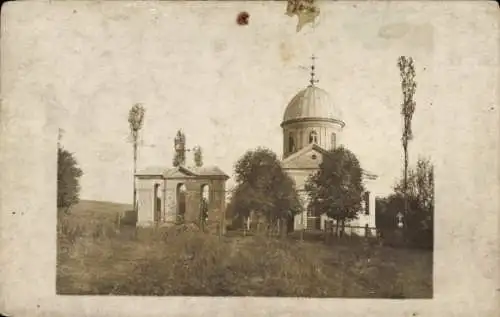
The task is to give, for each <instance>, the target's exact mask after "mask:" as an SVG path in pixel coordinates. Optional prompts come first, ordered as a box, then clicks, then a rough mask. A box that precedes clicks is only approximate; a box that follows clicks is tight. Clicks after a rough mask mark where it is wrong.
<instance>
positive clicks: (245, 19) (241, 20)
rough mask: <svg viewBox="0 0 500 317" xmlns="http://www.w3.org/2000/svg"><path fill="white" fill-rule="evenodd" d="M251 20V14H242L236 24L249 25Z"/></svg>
mask: <svg viewBox="0 0 500 317" xmlns="http://www.w3.org/2000/svg"><path fill="white" fill-rule="evenodd" d="M249 19H250V14H248V12H245V11H244V12H240V13H239V14H238V17H237V18H236V23H238V24H239V25H248V20H249Z"/></svg>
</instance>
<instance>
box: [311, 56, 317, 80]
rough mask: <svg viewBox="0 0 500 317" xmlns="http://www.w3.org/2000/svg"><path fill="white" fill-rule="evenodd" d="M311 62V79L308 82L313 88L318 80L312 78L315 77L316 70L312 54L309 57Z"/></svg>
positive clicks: (314, 58) (314, 57)
mask: <svg viewBox="0 0 500 317" xmlns="http://www.w3.org/2000/svg"><path fill="white" fill-rule="evenodd" d="M311 60H312V63H311V79H310V80H309V82H310V83H311V86H314V84H315V83H317V82H318V80H317V79H315V78H314V76H315V75H316V72H315V69H316V66H315V60H316V56H314V54H313V55H312V56H311Z"/></svg>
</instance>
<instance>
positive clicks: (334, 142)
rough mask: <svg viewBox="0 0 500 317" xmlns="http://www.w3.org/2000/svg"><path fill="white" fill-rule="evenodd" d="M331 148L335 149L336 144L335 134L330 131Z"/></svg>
mask: <svg viewBox="0 0 500 317" xmlns="http://www.w3.org/2000/svg"><path fill="white" fill-rule="evenodd" d="M331 142H332V149H335V147H336V146H337V135H336V134H335V133H332V140H331Z"/></svg>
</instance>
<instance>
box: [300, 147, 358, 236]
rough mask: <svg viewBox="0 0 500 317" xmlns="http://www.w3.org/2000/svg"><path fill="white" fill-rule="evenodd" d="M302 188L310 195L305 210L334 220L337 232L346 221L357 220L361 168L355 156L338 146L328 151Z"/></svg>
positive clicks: (343, 226) (343, 227)
mask: <svg viewBox="0 0 500 317" xmlns="http://www.w3.org/2000/svg"><path fill="white" fill-rule="evenodd" d="M305 190H306V192H307V194H308V196H309V205H308V209H309V211H310V212H312V213H313V214H314V215H316V216H320V215H321V214H323V213H326V215H327V216H329V217H331V218H333V219H335V222H336V226H337V232H338V229H339V224H342V233H343V232H344V229H345V222H346V220H350V219H356V218H357V215H358V212H359V211H360V210H361V201H362V194H363V192H364V187H363V183H362V169H361V166H360V164H359V161H358V159H357V158H356V156H355V155H354V154H353V153H352V152H351V151H349V150H348V149H346V148H345V147H343V146H341V147H338V148H336V149H333V150H330V151H329V152H328V155H325V156H324V158H323V161H322V163H321V164H320V166H319V171H318V172H316V173H315V174H313V175H311V176H310V177H309V179H308V181H307V182H306V185H305Z"/></svg>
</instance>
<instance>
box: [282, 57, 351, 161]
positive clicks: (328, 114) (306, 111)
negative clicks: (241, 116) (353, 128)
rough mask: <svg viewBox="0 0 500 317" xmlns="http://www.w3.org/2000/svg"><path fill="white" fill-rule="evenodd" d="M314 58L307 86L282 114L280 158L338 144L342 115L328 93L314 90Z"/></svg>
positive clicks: (319, 89)
mask: <svg viewBox="0 0 500 317" xmlns="http://www.w3.org/2000/svg"><path fill="white" fill-rule="evenodd" d="M314 59H315V58H314V56H313V65H312V66H311V80H310V84H309V86H307V87H306V88H304V89H302V90H301V91H299V92H298V93H297V94H296V95H295V96H294V97H293V98H292V99H291V100H290V102H289V103H288V106H287V107H286V110H285V114H284V115H283V122H282V123H281V127H282V128H283V157H284V158H286V157H287V156H289V155H290V154H293V153H294V152H296V151H299V150H300V149H302V148H304V147H305V146H307V145H309V144H310V143H316V144H317V145H319V146H320V147H322V148H323V149H325V150H329V149H332V148H335V147H336V146H337V145H338V135H339V133H340V132H341V131H342V128H343V127H344V126H345V123H344V122H343V121H342V119H341V118H342V113H341V111H340V109H339V108H338V107H335V106H334V104H333V103H332V101H331V99H330V96H329V95H328V93H327V92H326V91H325V90H323V89H321V88H319V87H317V86H316V85H315V83H317V81H316V80H315V78H314V75H315V73H314Z"/></svg>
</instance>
